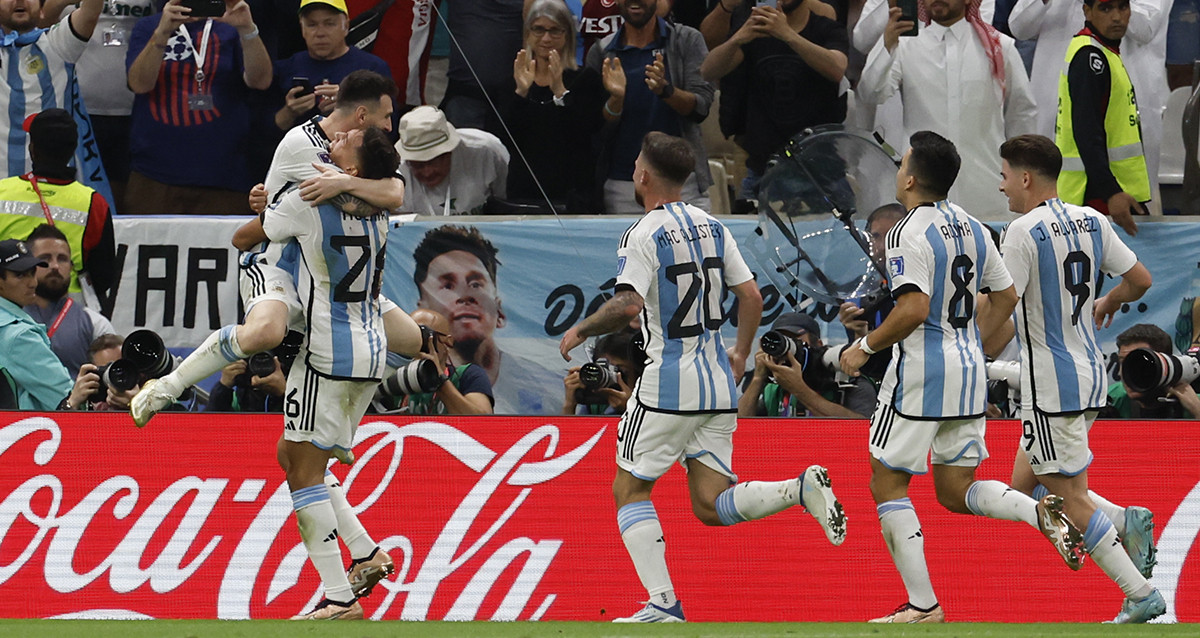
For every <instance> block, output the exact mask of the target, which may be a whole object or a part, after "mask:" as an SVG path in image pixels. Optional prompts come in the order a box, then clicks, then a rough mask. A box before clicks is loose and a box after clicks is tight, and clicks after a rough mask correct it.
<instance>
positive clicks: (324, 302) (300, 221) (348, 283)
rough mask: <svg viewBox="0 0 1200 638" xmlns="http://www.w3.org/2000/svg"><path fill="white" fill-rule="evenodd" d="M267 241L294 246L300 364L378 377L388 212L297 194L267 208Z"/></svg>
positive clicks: (331, 373) (356, 377) (358, 377)
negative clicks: (301, 329)
mask: <svg viewBox="0 0 1200 638" xmlns="http://www.w3.org/2000/svg"><path fill="white" fill-rule="evenodd" d="M263 229H264V230H265V231H266V233H267V236H268V237H269V238H270V239H271V241H272V242H281V243H282V242H284V241H286V240H289V239H295V241H296V244H297V245H299V247H300V264H299V267H298V269H297V270H298V275H297V276H296V292H297V293H299V295H300V303H301V305H302V306H303V309H304V319H305V321H306V323H307V326H308V329H307V333H306V334H305V341H304V350H305V352H306V353H307V355H306V363H307V364H308V365H309V367H311V368H313V369H314V370H316V371H317V372H318V373H320V374H322V375H325V376H327V377H330V378H333V379H342V380H350V381H378V380H379V379H381V378H382V377H383V371H384V366H385V365H386V360H387V352H386V346H387V341H386V339H385V337H384V329H383V318H382V316H381V314H380V305H379V289H380V285H381V278H382V276H383V261H384V248H385V244H386V237H387V215H386V214H384V213H380V214H378V215H374V216H371V217H353V216H350V215H346V214H343V213H342V212H341V211H339V210H338V209H337V208H336V207H335V206H332V205H329V204H322V205H320V206H316V207H313V206H309V204H308V203H307V202H305V201H303V200H302V199H300V193H299V192H295V191H293V192H291V193H288V194H287V195H285V196H284V197H283V199H281V200H280V201H279V202H278V203H277V204H276V205H274V206H271V207H269V208H268V209H267V212H266V214H265V215H264V219H263Z"/></svg>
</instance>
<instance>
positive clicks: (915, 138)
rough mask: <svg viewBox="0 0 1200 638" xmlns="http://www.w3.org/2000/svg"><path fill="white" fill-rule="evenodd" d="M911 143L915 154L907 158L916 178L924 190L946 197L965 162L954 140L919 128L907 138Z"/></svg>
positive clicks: (910, 172) (910, 170) (909, 168)
mask: <svg viewBox="0 0 1200 638" xmlns="http://www.w3.org/2000/svg"><path fill="white" fill-rule="evenodd" d="M908 143H909V146H910V147H911V148H912V154H911V155H909V157H908V173H909V174H910V175H912V176H913V177H915V178H916V179H917V183H918V184H919V185H920V187H921V190H923V191H924V192H926V193H927V194H929V195H933V196H935V197H937V198H938V199H945V198H946V195H948V194H950V187H951V186H953V185H954V180H955V178H957V177H958V168H959V166H961V165H962V159H961V158H960V157H959V156H958V150H957V149H955V148H954V142H951V141H950V140H948V139H946V138H944V137H942V136H941V135H938V134H937V133H934V132H933V131H917V132H916V133H913V134H912V137H910V138H908Z"/></svg>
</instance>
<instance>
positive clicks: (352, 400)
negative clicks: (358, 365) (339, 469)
mask: <svg viewBox="0 0 1200 638" xmlns="http://www.w3.org/2000/svg"><path fill="white" fill-rule="evenodd" d="M307 354H308V353H307V352H305V351H303V350H301V351H300V354H299V355H297V357H296V362H295V363H294V364H292V369H291V371H290V372H289V373H288V377H287V389H286V390H285V392H284V395H283V399H284V400H283V416H284V418H283V438H284V439H286V440H288V441H294V442H309V443H312V444H313V445H315V446H317V447H319V448H321V449H322V450H330V451H331V452H332V454H333V456H334V457H335V458H337V459H338V460H339V461H342V462H343V463H349V462H350V460H351V459H353V456H351V455H350V454H348V453H349V451H350V449H351V448H352V447H354V433H355V432H356V431H357V430H358V424H359V422H360V421H362V418H363V415H364V414H366V412H367V406H369V405H370V403H371V398H372V397H374V396H375V388H376V387H378V386H379V382H378V381H343V380H341V379H330V378H329V377H323V376H321V375H319V374H317V372H316V371H315V370H313V369H312V368H310V367H308V364H306V363H305V361H304V359H305V356H306V355H307Z"/></svg>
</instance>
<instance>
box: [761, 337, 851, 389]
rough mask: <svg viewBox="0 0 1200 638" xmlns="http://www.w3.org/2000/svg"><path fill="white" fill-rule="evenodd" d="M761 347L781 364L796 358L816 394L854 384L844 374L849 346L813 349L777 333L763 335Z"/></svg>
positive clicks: (808, 383) (806, 380)
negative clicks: (845, 353) (843, 369)
mask: <svg viewBox="0 0 1200 638" xmlns="http://www.w3.org/2000/svg"><path fill="white" fill-rule="evenodd" d="M758 346H759V347H760V348H761V349H762V351H763V352H764V353H766V354H767V356H769V357H771V358H772V359H774V360H775V363H778V364H780V365H786V364H787V360H788V355H789V354H790V355H792V356H794V357H795V358H796V362H797V363H799V364H800V370H801V371H802V372H803V373H804V383H806V384H807V385H808V387H810V388H812V389H813V390H815V391H816V392H826V391H829V390H834V389H836V388H838V387H841V386H843V385H848V384H851V383H852V382H851V381H850V377H849V376H847V375H846V374H845V373H843V372H842V364H841V357H842V351H843V350H845V349H846V346H841V347H840V348H831V347H829V346H817V347H811V346H809V345H808V344H807V343H805V342H803V341H800V340H799V339H793V338H792V337H789V336H787V335H785V334H783V333H782V332H777V331H775V330H771V331H768V332H766V333H763V336H762V338H760V339H759V341H758Z"/></svg>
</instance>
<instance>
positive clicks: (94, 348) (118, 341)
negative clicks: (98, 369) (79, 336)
mask: <svg viewBox="0 0 1200 638" xmlns="http://www.w3.org/2000/svg"><path fill="white" fill-rule="evenodd" d="M123 345H125V337H122V336H121V335H116V334H112V333H109V334H106V335H100V336H99V337H96V340H95V341H93V342H92V345H90V346H88V361H91V360H92V359H94V358H95V357H96V353H97V352H100V351H101V350H108V349H109V348H120V347H121V346H123Z"/></svg>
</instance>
